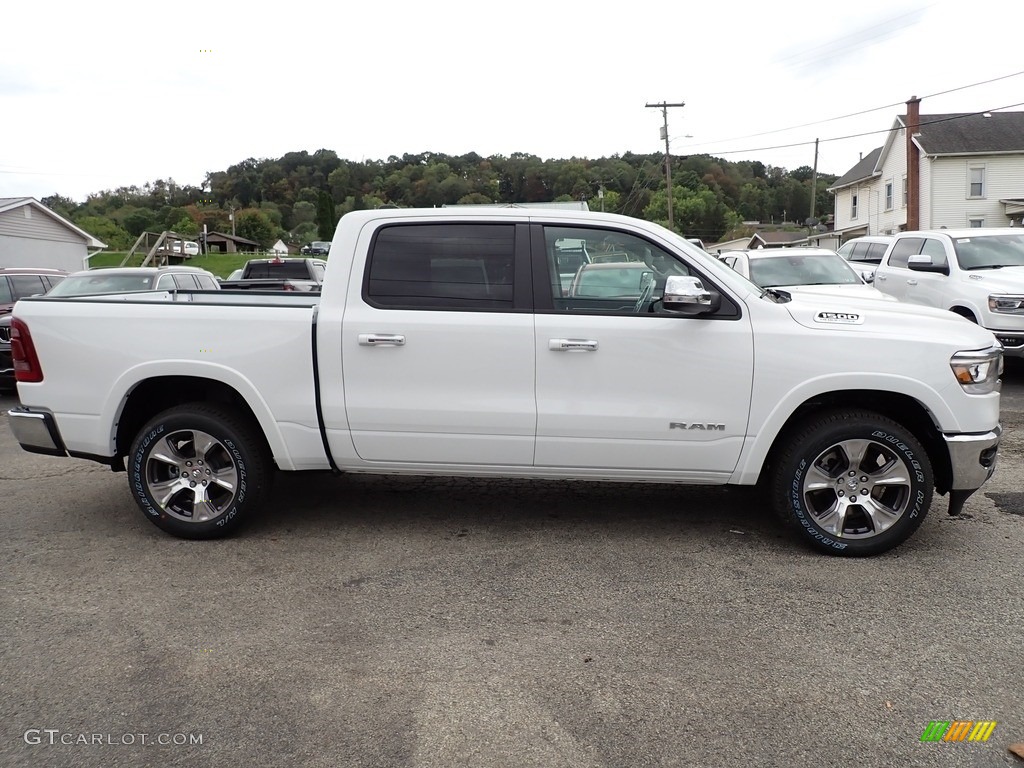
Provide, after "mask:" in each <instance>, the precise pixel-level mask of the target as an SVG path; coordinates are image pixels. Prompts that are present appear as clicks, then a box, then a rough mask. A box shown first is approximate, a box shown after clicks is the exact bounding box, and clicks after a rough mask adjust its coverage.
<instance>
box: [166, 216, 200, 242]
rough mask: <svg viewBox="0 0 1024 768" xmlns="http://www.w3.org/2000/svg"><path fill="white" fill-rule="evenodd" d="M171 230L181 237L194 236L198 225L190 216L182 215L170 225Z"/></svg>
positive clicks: (197, 230)
mask: <svg viewBox="0 0 1024 768" xmlns="http://www.w3.org/2000/svg"><path fill="white" fill-rule="evenodd" d="M171 230H172V231H174V232H177V233H178V234H179V235H181V236H182V237H195V236H196V235H198V234H199V225H198V224H196V223H195V221H193V220H192V217H191V216H182V217H181V218H180V219H179V220H178V221H177V222H176V223H175V224H173V225H172V226H171Z"/></svg>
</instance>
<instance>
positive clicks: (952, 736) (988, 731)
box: [921, 720, 996, 741]
mask: <svg viewBox="0 0 1024 768" xmlns="http://www.w3.org/2000/svg"><path fill="white" fill-rule="evenodd" d="M995 729H996V721H995V720H978V721H974V720H953V721H952V722H950V721H949V720H932V721H931V722H930V723H928V727H927V728H925V729H924V733H922V734H921V741H988V737H989V736H991V735H992V731H994V730H995Z"/></svg>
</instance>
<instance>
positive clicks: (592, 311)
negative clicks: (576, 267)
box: [531, 227, 753, 477]
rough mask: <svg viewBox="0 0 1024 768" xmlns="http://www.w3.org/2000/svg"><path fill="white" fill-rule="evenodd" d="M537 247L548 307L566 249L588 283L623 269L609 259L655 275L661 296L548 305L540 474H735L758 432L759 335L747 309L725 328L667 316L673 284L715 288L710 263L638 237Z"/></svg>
mask: <svg viewBox="0 0 1024 768" xmlns="http://www.w3.org/2000/svg"><path fill="white" fill-rule="evenodd" d="M541 230H543V231H541ZM531 242H532V244H533V250H534V262H533V265H534V274H535V275H536V274H538V273H542V272H547V273H548V277H546V278H541V279H538V280H536V282H535V295H538V296H539V297H541V296H543V294H542V291H543V290H544V287H545V286H550V285H554V286H558V284H559V283H558V280H557V275H556V274H553V270H554V267H553V265H554V264H556V263H557V250H558V248H559V245H560V244H561V243H566V242H572V243H580V244H581V245H580V246H579V247H580V248H582V249H584V250H585V251H586V253H587V254H589V259H588V260H589V263H590V266H585V267H583V268H582V269H581V272H582V273H583V274H582V275H577V278H576V284H582V283H584V282H585V280H582V279H581V278H582V277H585V275H586V273H587V272H588V271H590V272H592V273H593V274H594V275H595V276H596V275H600V274H601V273H602V272H603V271H604V270H606V269H607V268H608V267H609V265H611V266H614V263H612V262H608V261H605V260H604V258H603V257H602V255H601V254H602V248H604V249H605V252H606V253H612V254H619V253H621V254H623V255H622V256H621V257H619V258H620V259H621V261H620V262H619V264H620V267H619V268H620V269H622V270H623V271H629V270H633V271H636V269H637V268H640V269H641V270H642V269H643V267H642V266H639V265H646V266H647V267H648V268H649V269H650V271H651V272H652V273H653V274H654V275H655V282H654V286H655V288H654V291H653V294H651V295H650V296H649V297H646V296H633V295H632V294H629V293H628V292H627V293H625V294H623V295H616V296H615V297H614V298H608V299H607V300H605V299H600V298H592V297H590V296H584V295H582V294H580V295H574V293H573V292H572V291H570V293H569V295H568V296H562V295H560V292H557V291H551V293H550V295H547V296H543V299H546V301H545V300H541V299H540V298H539V299H538V306H539V309H538V314H537V318H536V336H535V340H536V348H537V454H536V464H537V465H538V466H544V467H573V468H588V469H601V468H609V469H610V468H616V469H626V470H636V471H644V470H646V471H657V472H665V471H669V472H673V473H677V474H680V475H685V474H687V473H692V474H694V475H701V476H703V477H707V476H708V475H709V474H712V473H715V472H721V473H726V472H728V471H731V470H732V468H733V467H734V466H735V464H736V461H737V459H738V457H739V453H740V449H741V448H742V445H743V439H744V435H745V433H746V427H747V416H748V413H749V405H750V395H751V385H752V376H753V335H752V332H751V328H750V324H749V321H748V320H747V319H746V317H744V316H743V315H742V314H741V313H740V311H739V307H738V306H734V305H732V304H731V303H730V306H731V307H732V309H731V311H728V312H726V311H723V313H722V315H721V316H719V317H717V318H714V319H711V318H691V317H683V316H680V315H674V314H668V313H664V312H660V311H659V310H658V299H659V298H660V292H661V290H662V289H663V287H664V280H665V279H666V278H667V277H668V276H671V275H692V276H696V277H700V278H702V280H703V281H704V282H705V286H706V287H712V284H711V282H710V281H709V280H708V278H707V275H704V274H702V273H701V271H700V266H699V264H690V263H688V262H687V261H686V260H685V258H684V257H683V256H682V255H680V254H678V253H675V252H674V251H673V250H670V249H669V248H668V247H667V246H666V245H665V244H661V243H655V242H651V241H649V240H646V239H644V238H642V237H640V236H639V235H637V234H634V233H629V232H623V231H616V230H608V229H605V228H601V229H595V228H577V229H572V228H565V227H557V228H556V227H536V228H535V231H534V236H533V238H532V240H531ZM609 243H611V244H612V245H613V247H611V248H608V244H609ZM611 258H615V257H614V256H612V257H611ZM622 265H625V266H622ZM639 284H640V285H645V282H644V281H641V282H640V283H639ZM623 285H625V283H623ZM549 290H551V289H549ZM634 290H635V289H634ZM602 301H604V302H605V304H604V306H602ZM726 301H729V300H728V299H726ZM545 305H546V306H545Z"/></svg>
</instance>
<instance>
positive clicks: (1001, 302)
mask: <svg viewBox="0 0 1024 768" xmlns="http://www.w3.org/2000/svg"><path fill="white" fill-rule="evenodd" d="M988 308H989V309H990V310H991V311H992V312H1001V313H1003V314H1004V315H1024V296H1005V295H1003V296H1001V295H997V294H993V295H991V296H989V297H988Z"/></svg>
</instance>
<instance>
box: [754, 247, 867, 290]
mask: <svg viewBox="0 0 1024 768" xmlns="http://www.w3.org/2000/svg"><path fill="white" fill-rule="evenodd" d="M750 279H751V280H753V281H754V282H755V283H757V284H758V285H760V286H761V287H762V288H782V287H785V286H787V285H856V284H857V283H862V282H863V280H861V279H860V276H859V275H857V273H856V272H854V271H853V269H851V268H850V265H849V264H847V263H846V260H845V259H843V257H842V256H840V255H839V254H836V253H824V254H793V255H787V256H774V255H773V256H763V257H751V259H750Z"/></svg>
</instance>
